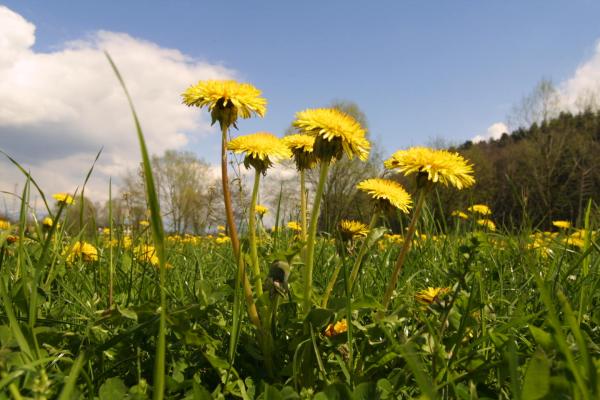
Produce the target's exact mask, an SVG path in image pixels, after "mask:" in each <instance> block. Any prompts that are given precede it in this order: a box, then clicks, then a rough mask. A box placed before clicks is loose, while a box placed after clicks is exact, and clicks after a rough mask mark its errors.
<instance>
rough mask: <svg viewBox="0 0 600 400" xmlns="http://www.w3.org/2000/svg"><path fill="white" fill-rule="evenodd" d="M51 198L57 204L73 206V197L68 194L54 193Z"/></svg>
mask: <svg viewBox="0 0 600 400" xmlns="http://www.w3.org/2000/svg"><path fill="white" fill-rule="evenodd" d="M52 197H53V198H54V200H56V201H57V202H58V204H66V205H70V204H73V196H71V195H70V194H68V193H55V194H53V195H52Z"/></svg>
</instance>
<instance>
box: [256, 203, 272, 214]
mask: <svg viewBox="0 0 600 400" xmlns="http://www.w3.org/2000/svg"><path fill="white" fill-rule="evenodd" d="M254 210H255V211H256V213H257V214H258V215H259V216H261V217H262V216H263V215H265V214H266V213H268V212H269V209H268V208H267V207H265V206H263V205H262V204H257V205H256V207H255V208H254Z"/></svg>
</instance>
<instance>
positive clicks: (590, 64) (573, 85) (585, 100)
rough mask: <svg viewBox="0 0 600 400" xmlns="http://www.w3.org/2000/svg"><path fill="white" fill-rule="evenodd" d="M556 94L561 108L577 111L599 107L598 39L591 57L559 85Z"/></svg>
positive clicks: (599, 50) (599, 58)
mask: <svg viewBox="0 0 600 400" xmlns="http://www.w3.org/2000/svg"><path fill="white" fill-rule="evenodd" d="M558 94H559V98H560V103H561V106H562V108H563V109H566V110H569V111H572V112H579V111H583V110H585V109H587V108H590V109H593V110H597V109H598V108H600V41H598V43H597V44H596V49H595V52H594V54H593V55H592V57H591V58H590V59H589V60H587V61H585V62H584V63H582V64H581V65H580V66H579V67H577V69H576V70H575V73H574V74H573V76H572V77H571V78H569V79H567V80H566V81H564V82H562V83H561V84H560V85H559V90H558Z"/></svg>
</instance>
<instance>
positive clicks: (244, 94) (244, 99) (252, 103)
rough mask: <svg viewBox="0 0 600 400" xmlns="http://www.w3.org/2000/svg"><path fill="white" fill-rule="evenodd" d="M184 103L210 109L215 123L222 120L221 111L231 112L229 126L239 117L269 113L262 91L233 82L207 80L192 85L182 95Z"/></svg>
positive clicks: (249, 85) (247, 84)
mask: <svg viewBox="0 0 600 400" xmlns="http://www.w3.org/2000/svg"><path fill="white" fill-rule="evenodd" d="M182 97H183V103H184V104H186V105H188V106H197V107H200V108H202V107H208V110H209V111H211V113H212V115H213V123H214V122H215V121H216V120H220V118H219V117H221V116H222V115H217V114H219V111H223V110H231V111H232V112H233V115H231V116H228V118H227V119H228V121H226V122H228V124H227V125H229V124H230V123H232V124H235V121H236V119H237V117H238V115H239V116H241V117H242V118H250V117H251V116H252V115H253V114H255V115H258V116H260V117H264V116H265V113H266V112H267V107H266V106H267V100H265V99H264V98H263V97H261V91H260V90H258V89H257V88H255V87H254V86H252V85H251V84H249V83H239V82H236V81H232V80H206V81H200V82H198V83H197V84H196V85H192V86H190V87H189V88H187V90H186V91H185V92H184V93H183V94H182Z"/></svg>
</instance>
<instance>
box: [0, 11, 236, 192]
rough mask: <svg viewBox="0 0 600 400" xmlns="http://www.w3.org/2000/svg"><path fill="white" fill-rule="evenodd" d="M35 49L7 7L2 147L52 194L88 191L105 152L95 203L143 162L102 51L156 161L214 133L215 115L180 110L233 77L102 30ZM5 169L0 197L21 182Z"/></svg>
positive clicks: (28, 30) (0, 47) (1, 40)
mask: <svg viewBox="0 0 600 400" xmlns="http://www.w3.org/2000/svg"><path fill="white" fill-rule="evenodd" d="M34 42H35V26H34V25H33V24H32V23H30V22H28V21H26V20H25V19H24V18H23V17H22V16H20V15H19V14H16V13H15V12H13V11H11V10H10V9H8V8H6V7H4V6H0V104H1V105H2V106H1V107H0V143H1V145H0V146H1V147H0V149H2V150H3V151H5V152H7V153H8V154H10V155H11V156H12V157H14V158H16V159H17V160H18V161H19V162H21V163H22V164H23V166H24V167H25V168H27V169H29V170H30V171H31V174H32V176H33V177H34V178H35V179H37V180H38V182H39V183H40V185H41V186H42V188H43V189H44V190H46V191H48V192H50V193H52V192H58V191H73V190H74V189H75V187H76V186H78V185H81V184H82V183H83V180H84V178H85V175H86V173H87V171H88V170H89V168H90V167H91V165H92V162H93V159H94V157H95V155H96V153H97V152H98V150H99V149H100V148H101V147H103V148H104V150H103V152H102V156H101V158H100V160H99V161H98V164H97V165H96V168H95V172H94V175H93V178H92V179H91V180H90V182H89V187H88V188H87V191H88V193H89V194H90V196H92V197H93V198H94V199H96V200H102V199H105V198H106V197H107V196H108V191H107V189H106V188H107V187H108V177H109V176H113V178H115V177H118V176H119V175H120V174H122V173H123V171H124V170H126V169H127V168H131V167H134V166H135V165H136V164H137V163H138V162H139V159H140V156H139V147H138V143H137V138H136V135H135V129H134V125H133V121H132V118H131V114H130V112H129V109H128V106H127V102H126V98H125V96H124V93H123V91H122V89H121V88H120V86H119V84H118V81H117V79H116V77H115V75H114V73H113V72H112V70H111V68H110V65H109V64H108V62H107V60H106V57H105V56H104V53H103V51H104V50H107V51H108V52H109V53H110V54H111V56H112V58H113V60H114V61H115V63H116V64H117V66H118V68H119V70H120V72H121V74H122V76H123V78H124V80H125V82H126V84H127V87H128V89H129V92H130V93H131V95H132V98H133V101H134V103H135V106H136V110H137V112H138V116H139V118H140V120H141V124H142V128H143V129H144V134H145V136H146V141H147V144H148V147H149V150H150V152H152V153H162V152H163V151H164V149H178V148H182V147H184V146H185V145H186V144H187V143H188V136H187V135H186V133H188V132H189V133H192V134H194V135H198V134H200V135H202V134H207V133H208V132H209V131H210V124H209V118H208V113H206V112H199V111H198V110H197V109H191V108H188V107H185V106H183V105H182V104H181V98H180V93H181V92H182V91H183V90H185V88H186V87H187V86H188V85H190V84H192V83H195V82H197V81H198V80H200V79H211V78H213V79H224V78H231V77H234V75H235V73H234V72H233V71H231V70H229V69H227V68H225V67H223V66H219V65H213V64H209V63H206V62H201V61H197V60H194V59H192V58H191V57H189V56H186V55H185V54H182V53H181V52H180V51H178V50H175V49H167V48H162V47H160V46H158V45H157V44H155V43H152V42H148V41H144V40H141V39H137V38H133V37H131V36H129V35H127V34H124V33H115V32H107V31H98V32H95V33H93V34H91V35H89V36H88V37H86V38H83V39H81V40H78V41H73V42H69V43H64V44H63V47H62V48H61V49H60V50H58V51H55V52H50V53H42V52H37V51H35V50H33V49H32V46H33V44H34ZM0 169H2V171H3V173H2V174H1V176H0V190H8V191H12V190H14V184H15V183H17V182H19V183H22V182H23V181H24V178H23V176H22V175H21V174H20V173H19V172H18V171H17V170H16V168H14V167H13V166H12V164H10V163H9V162H8V161H6V160H5V159H2V160H0Z"/></svg>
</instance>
